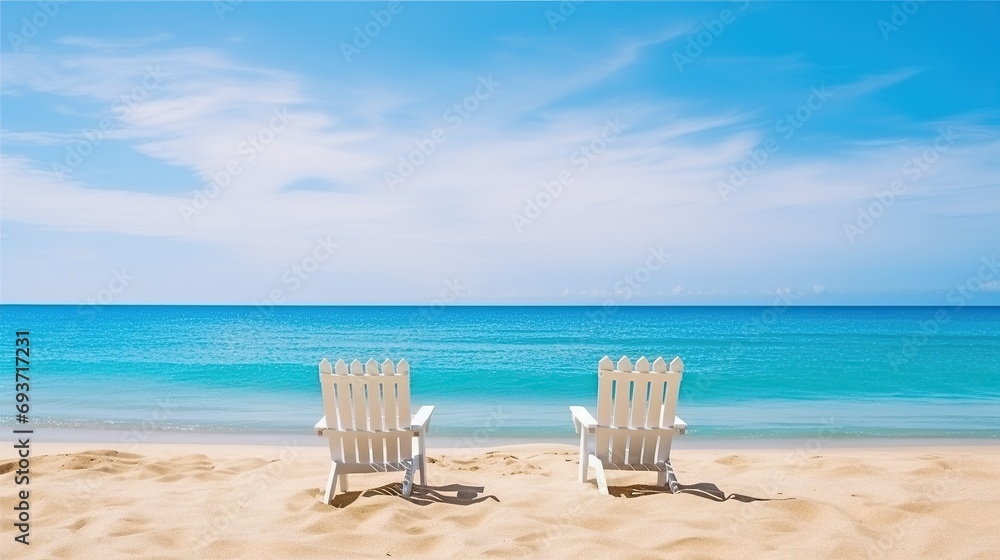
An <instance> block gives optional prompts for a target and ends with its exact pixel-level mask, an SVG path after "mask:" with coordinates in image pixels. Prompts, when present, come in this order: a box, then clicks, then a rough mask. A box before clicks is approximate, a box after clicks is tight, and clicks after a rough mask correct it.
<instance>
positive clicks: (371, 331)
mask: <svg viewBox="0 0 1000 560" xmlns="http://www.w3.org/2000/svg"><path fill="white" fill-rule="evenodd" d="M0 309H2V310H3V319H2V323H3V326H4V330H5V331H6V332H8V333H10V334H12V333H13V332H14V331H15V330H30V331H31V337H32V346H31V351H32V355H31V372H32V374H31V383H32V392H31V398H32V409H31V410H32V420H31V421H32V424H33V425H34V426H36V427H38V428H42V429H85V430H118V431H128V430H133V431H134V430H143V431H147V432H192V433H214V434H243V435H247V434H272V435H295V434H302V435H309V434H311V433H312V425H313V424H314V423H315V422H316V420H317V419H319V417H320V416H322V401H321V396H320V387H319V381H318V370H317V368H318V363H319V361H320V360H321V359H322V358H324V357H326V358H328V359H330V360H331V361H335V360H336V359H338V358H342V359H344V360H347V361H350V360H352V359H355V358H358V359H360V360H362V361H365V360H367V359H369V358H374V359H376V360H378V361H382V360H384V359H385V358H387V357H388V358H390V359H392V360H394V361H398V360H399V359H400V358H406V360H407V361H408V362H409V363H410V367H411V378H412V381H411V384H412V395H413V404H414V406H415V407H416V406H419V405H422V404H434V405H436V406H437V410H436V412H435V415H434V419H433V422H432V425H433V430H434V433H435V434H436V435H440V436H442V437H450V438H467V439H468V438H474V439H475V438H478V439H486V438H489V439H491V440H495V439H504V438H541V439H545V438H548V439H561V438H568V437H571V436H572V435H573V427H572V423H571V421H570V416H569V412H568V409H567V407H568V406H570V405H584V406H587V407H589V408H591V409H593V408H594V405H595V403H596V389H597V375H596V370H597V362H598V360H599V359H600V358H601V357H602V356H604V355H608V356H611V357H612V358H613V359H614V360H617V359H618V358H619V357H621V356H623V355H626V356H629V357H630V358H631V359H632V360H633V361H634V360H636V359H637V358H639V357H640V356H646V357H647V358H649V359H650V360H652V359H654V358H655V357H657V356H661V355H662V356H663V357H664V358H665V359H667V360H668V361H669V360H670V359H671V358H673V357H674V356H680V357H681V358H682V360H684V362H685V372H684V380H683V382H682V385H681V391H680V399H679V405H678V415H679V416H681V418H683V419H684V420H685V421H686V422H687V423H688V424H689V425H690V429H689V432H688V436H687V437H689V438H695V439H698V438H727V439H761V438H782V437H811V436H821V437H828V438H901V437H902V438H906V437H919V438H928V437H930V438H934V437H948V438H988V439H992V438H1000V383H998V377H997V368H998V365H1000V308H997V307H966V308H949V309H945V310H944V311H943V314H942V312H941V311H942V310H941V309H940V308H932V307H796V306H790V307H773V306H769V307H749V306H748V307H728V306H727V307H723V306H718V307H654V306H633V307H626V306H621V307H614V308H604V307H600V306H545V307H541V306H537V307H536V306H517V307H514V306H446V307H436V308H431V307H426V306H423V307H417V306H278V307H273V308H261V307H255V306H176V305H112V306H91V305H83V306H79V305H3V306H0ZM942 319H943V320H942ZM4 385H5V386H6V385H10V381H9V380H8V381H5V382H4ZM6 388H9V387H5V389H6ZM414 410H416V408H414ZM2 421H3V422H4V423H5V424H6V425H11V426H12V425H13V422H14V418H13V416H12V415H11V414H10V413H7V414H4V415H3V417H2Z"/></svg>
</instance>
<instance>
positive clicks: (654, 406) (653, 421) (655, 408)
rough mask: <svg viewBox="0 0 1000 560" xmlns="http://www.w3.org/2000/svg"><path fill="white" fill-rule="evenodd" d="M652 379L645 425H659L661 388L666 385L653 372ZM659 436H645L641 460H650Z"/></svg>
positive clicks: (661, 410) (647, 461)
mask: <svg viewBox="0 0 1000 560" xmlns="http://www.w3.org/2000/svg"><path fill="white" fill-rule="evenodd" d="M652 377H653V379H654V380H653V381H652V382H651V383H650V385H649V389H650V391H649V405H648V406H647V407H646V427H647V428H658V427H660V414H661V413H662V412H663V389H664V387H665V386H666V383H664V381H663V379H662V378H661V376H660V375H658V374H654V375H653V376H652ZM658 439H659V438H657V437H648V436H647V437H646V440H645V442H644V444H643V446H642V461H643V462H644V463H649V462H652V461H653V460H654V459H653V457H654V455H655V453H656V444H657V441H658Z"/></svg>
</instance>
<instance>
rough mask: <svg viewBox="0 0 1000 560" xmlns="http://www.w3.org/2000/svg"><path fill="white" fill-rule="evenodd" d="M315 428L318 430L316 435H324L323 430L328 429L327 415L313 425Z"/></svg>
mask: <svg viewBox="0 0 1000 560" xmlns="http://www.w3.org/2000/svg"><path fill="white" fill-rule="evenodd" d="M313 429H314V430H316V435H318V436H321V435H323V430H326V429H327V426H326V416H324V417H322V418H320V419H319V422H316V425H315V426H313Z"/></svg>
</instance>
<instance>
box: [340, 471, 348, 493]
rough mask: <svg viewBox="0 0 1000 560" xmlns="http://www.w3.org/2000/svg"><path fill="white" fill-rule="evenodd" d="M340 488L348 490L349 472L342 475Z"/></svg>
mask: <svg viewBox="0 0 1000 560" xmlns="http://www.w3.org/2000/svg"><path fill="white" fill-rule="evenodd" d="M340 489H341V490H343V491H344V492H347V473H342V474H341V475H340Z"/></svg>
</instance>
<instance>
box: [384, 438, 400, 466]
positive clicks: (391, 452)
mask: <svg viewBox="0 0 1000 560" xmlns="http://www.w3.org/2000/svg"><path fill="white" fill-rule="evenodd" d="M399 437H400V434H399V432H387V435H386V438H385V462H386V463H398V462H399V461H400V455H399Z"/></svg>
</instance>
